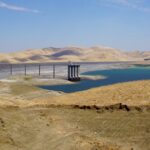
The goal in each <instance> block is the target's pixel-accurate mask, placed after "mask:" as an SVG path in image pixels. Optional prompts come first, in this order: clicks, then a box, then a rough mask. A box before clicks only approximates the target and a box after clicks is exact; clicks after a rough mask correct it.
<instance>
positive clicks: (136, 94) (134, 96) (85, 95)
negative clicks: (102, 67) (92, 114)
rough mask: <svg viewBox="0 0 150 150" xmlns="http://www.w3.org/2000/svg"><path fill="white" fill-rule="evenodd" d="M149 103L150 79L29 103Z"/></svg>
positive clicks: (135, 104) (137, 104) (101, 104)
mask: <svg viewBox="0 0 150 150" xmlns="http://www.w3.org/2000/svg"><path fill="white" fill-rule="evenodd" d="M117 103H123V104H127V105H133V106H139V105H150V80H146V81H137V82H128V83H120V84H115V85H110V86H105V87H99V88H94V89H90V90H87V91H83V92H77V93H72V94H67V95H62V96H59V97H47V98H45V99H41V98H39V99H36V100H35V101H32V102H31V103H30V104H29V105H45V106H46V105H51V104H56V105H97V106H105V105H113V104H117Z"/></svg>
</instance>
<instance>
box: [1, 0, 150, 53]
mask: <svg viewBox="0 0 150 150" xmlns="http://www.w3.org/2000/svg"><path fill="white" fill-rule="evenodd" d="M99 45H101V46H109V47H113V48H118V49H122V50H126V51H132V50H142V51H145V50H146V51H150V0H0V52H14V51H19V50H25V49H32V48H33V49H34V48H46V47H64V46H81V47H90V46H99Z"/></svg>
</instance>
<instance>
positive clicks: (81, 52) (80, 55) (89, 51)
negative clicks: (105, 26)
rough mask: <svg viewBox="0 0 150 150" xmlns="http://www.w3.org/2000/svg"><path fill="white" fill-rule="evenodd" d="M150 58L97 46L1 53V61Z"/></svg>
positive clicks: (130, 59)
mask: <svg viewBox="0 0 150 150" xmlns="http://www.w3.org/2000/svg"><path fill="white" fill-rule="evenodd" d="M145 58H150V52H140V51H135V52H123V51H121V50H118V49H115V48H110V47H102V46H97V47H96V46H95V47H90V48H83V47H64V48H55V47H49V48H43V49H31V50H25V51H20V52H15V53H7V54H6V53H0V63H39V62H41V63H44V62H67V61H75V62H76V61H78V62H80V61H81V62H82V61H91V62H101V61H134V60H144V59H145Z"/></svg>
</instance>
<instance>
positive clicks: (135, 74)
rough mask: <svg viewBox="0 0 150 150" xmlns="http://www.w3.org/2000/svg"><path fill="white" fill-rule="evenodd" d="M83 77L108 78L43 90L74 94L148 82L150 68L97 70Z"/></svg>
mask: <svg viewBox="0 0 150 150" xmlns="http://www.w3.org/2000/svg"><path fill="white" fill-rule="evenodd" d="M83 75H92V76H97V75H103V76H106V78H105V79H102V80H84V81H81V82H78V83H76V84H66V85H54V86H41V88H44V89H48V90H54V91H62V92H65V93H72V92H77V91H83V90H87V89H90V88H93V87H100V86H105V85H111V84H115V83H121V82H128V81H137V80H147V79H150V68H149V67H133V68H127V69H112V70H96V71H92V72H86V73H83Z"/></svg>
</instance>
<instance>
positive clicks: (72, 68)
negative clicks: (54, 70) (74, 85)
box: [68, 65, 81, 81]
mask: <svg viewBox="0 0 150 150" xmlns="http://www.w3.org/2000/svg"><path fill="white" fill-rule="evenodd" d="M79 68H80V65H68V80H69V81H80V80H81V79H80V77H79Z"/></svg>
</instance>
